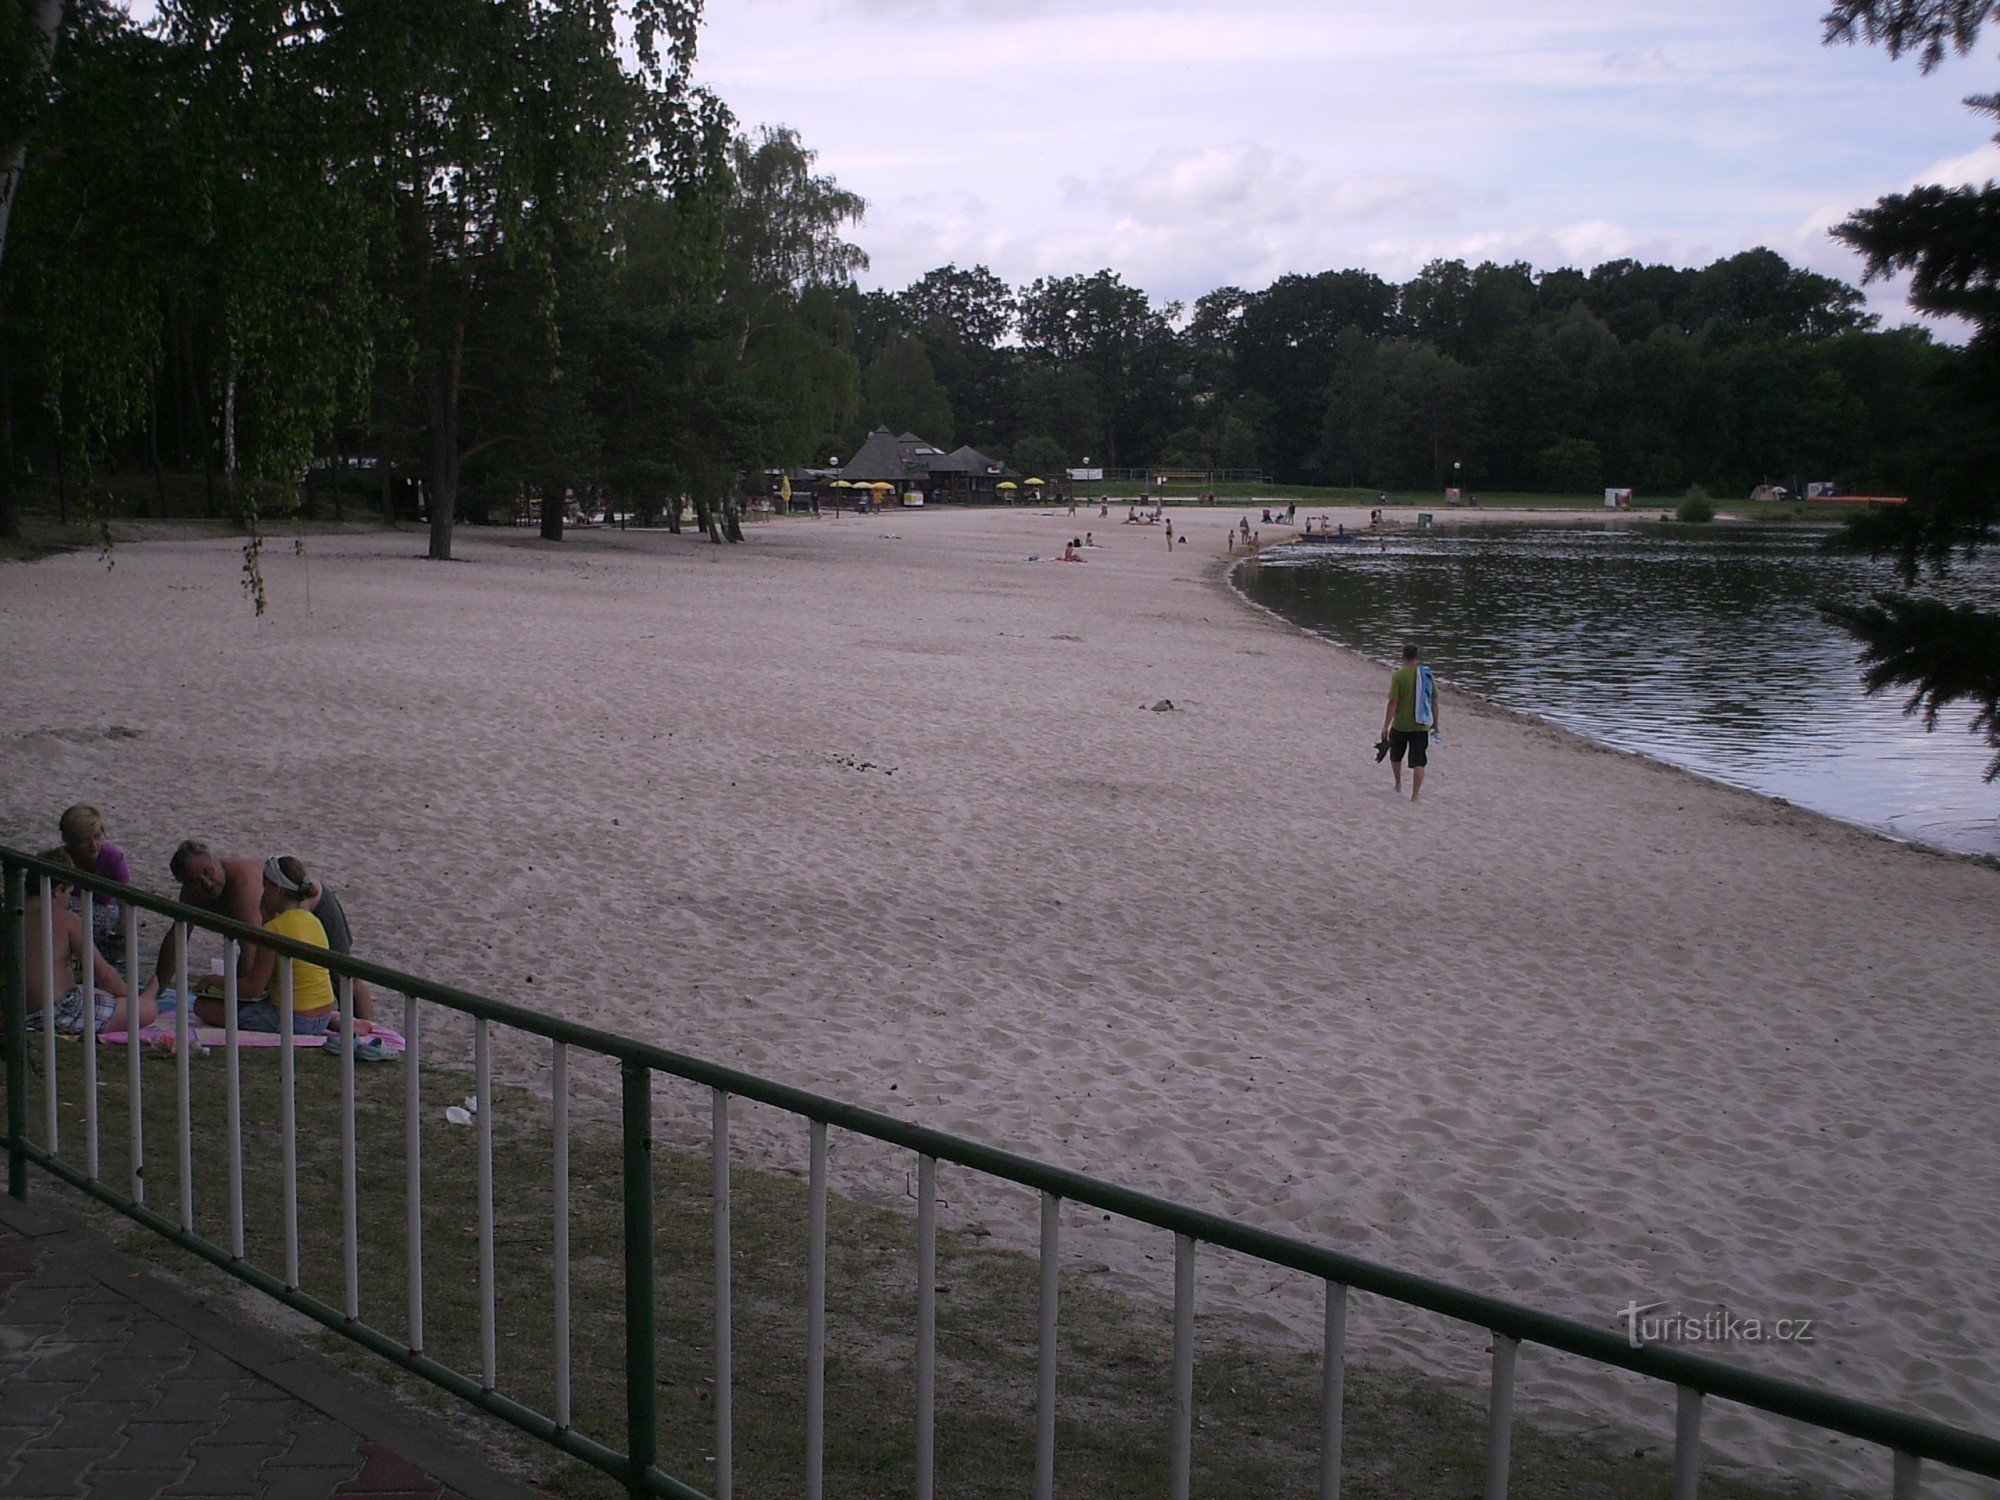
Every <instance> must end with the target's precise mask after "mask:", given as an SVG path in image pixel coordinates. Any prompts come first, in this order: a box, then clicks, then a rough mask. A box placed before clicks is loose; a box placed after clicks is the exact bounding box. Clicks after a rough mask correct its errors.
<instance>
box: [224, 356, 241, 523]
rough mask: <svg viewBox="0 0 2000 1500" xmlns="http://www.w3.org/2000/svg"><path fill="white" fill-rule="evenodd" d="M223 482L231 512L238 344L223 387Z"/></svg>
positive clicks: (231, 511)
mask: <svg viewBox="0 0 2000 1500" xmlns="http://www.w3.org/2000/svg"><path fill="white" fill-rule="evenodd" d="M222 483H223V486H224V488H226V489H227V490H228V491H229V513H230V514H231V515H232V516H235V515H236V514H238V512H237V508H236V346H235V343H234V341H232V342H231V344H230V347H229V380H228V383H227V384H226V385H224V386H223V388H222Z"/></svg>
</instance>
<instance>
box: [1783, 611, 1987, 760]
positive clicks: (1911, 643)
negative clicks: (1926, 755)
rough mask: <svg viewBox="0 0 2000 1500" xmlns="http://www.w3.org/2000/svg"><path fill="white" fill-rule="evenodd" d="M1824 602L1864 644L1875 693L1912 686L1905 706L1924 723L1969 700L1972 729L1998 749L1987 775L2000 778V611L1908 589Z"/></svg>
mask: <svg viewBox="0 0 2000 1500" xmlns="http://www.w3.org/2000/svg"><path fill="white" fill-rule="evenodd" d="M1819 607H1820V612H1821V613H1822V614H1824V615H1825V616H1826V617H1827V618H1828V619H1830V620H1832V621H1833V622H1834V623H1836V624H1838V625H1839V626H1840V627H1841V628H1842V629H1843V630H1845V631H1846V632H1847V633H1848V634H1849V635H1851V636H1853V637H1854V638H1855V639H1856V640H1857V641H1859V642H1860V643H1861V648H1862V649H1861V662H1862V667H1863V672H1862V677H1861V683H1862V686H1863V687H1864V688H1865V689H1866V690H1867V691H1868V692H1869V693H1870V694H1875V693H1882V692H1886V691H1888V690H1889V689H1890V688H1908V689H1909V690H1910V695H1909V697H1908V698H1907V699H1906V700H1905V701H1904V703H1903V712H1904V713H1906V714H1913V715H1914V714H1921V715H1922V716H1923V721H1924V728H1925V729H1926V730H1935V729H1936V728H1937V724H1938V716H1939V714H1940V712H1941V711H1942V710H1943V709H1944V708H1945V707H1946V706H1947V705H1949V704H1952V703H1958V702H1966V703H1970V704H1971V705H1972V724H1971V729H1972V731H1973V732H1974V733H1975V734H1981V733H1983V734H1984V735H1985V736H1986V742H1987V743H1988V744H1989V745H1991V746H1992V747H1993V749H1994V751H1995V752H1996V753H1995V755H1994V757H1993V760H1992V761H1991V763H1989V764H1988V765H1987V767H1986V777H1985V779H1986V780H1988V781H1994V780H2000V614H1995V613H1993V612H1992V611H1989V610H1982V609H1979V608H1977V607H1975V606H1973V605H1970V604H1946V603H1944V602H1943V601H1941V600H1937V599H1926V598H1919V597H1916V596H1913V595H1909V594H1876V595H1875V596H1874V597H1873V598H1872V599H1871V600H1870V601H1869V602H1868V603H1866V604H1843V603H1840V602H1839V601H1837V600H1822V601H1821V603H1820V606H1819Z"/></svg>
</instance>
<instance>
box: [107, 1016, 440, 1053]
mask: <svg viewBox="0 0 2000 1500" xmlns="http://www.w3.org/2000/svg"><path fill="white" fill-rule="evenodd" d="M370 1037H373V1038H374V1040H376V1041H378V1042H380V1043H381V1044H382V1046H383V1048H384V1049H385V1050H386V1051H389V1052H396V1053H400V1052H401V1051H402V1050H403V1037H402V1034H401V1033H400V1032H395V1031H391V1030H390V1029H389V1028H388V1027H386V1026H380V1025H378V1026H377V1027H376V1028H375V1029H374V1030H373V1031H372V1032H369V1033H368V1035H367V1036H360V1037H357V1038H355V1040H356V1041H363V1042H365V1041H367V1040H368V1039H369V1038H370ZM97 1040H98V1041H99V1042H101V1043H103V1044H104V1045H105V1046H107V1047H115V1046H121V1045H123V1044H124V1043H125V1042H126V1041H128V1040H129V1038H128V1037H127V1036H126V1034H125V1033H124V1032H122V1031H100V1032H98V1033H97ZM173 1040H174V1028H173V1027H172V1026H171V1025H165V1026H162V1025H159V1024H157V1023H156V1024H154V1025H152V1026H148V1027H145V1028H144V1029H142V1030H141V1031H140V1033H139V1041H140V1042H141V1044H143V1045H145V1046H151V1045H152V1044H153V1043H155V1042H168V1043H171V1042H172V1041H173ZM188 1040H189V1041H191V1042H197V1043H199V1044H200V1045H202V1046H204V1047H207V1048H209V1049H211V1050H220V1049H221V1048H223V1047H225V1046H227V1045H228V1043H229V1033H228V1032H227V1031H225V1030H224V1029H223V1028H222V1027H220V1026H190V1027H188ZM282 1040H283V1038H282V1037H280V1036H279V1035H278V1033H277V1032H275V1031H239V1032H237V1033H236V1045H237V1046H239V1047H276V1046H277V1045H278V1044H279V1043H280V1042H281V1041H282ZM339 1040H340V1033H339V1032H337V1031H336V1032H332V1033H330V1034H328V1035H326V1036H295V1037H293V1038H292V1045H293V1046H294V1047H324V1046H326V1044H327V1043H328V1042H338V1041H339Z"/></svg>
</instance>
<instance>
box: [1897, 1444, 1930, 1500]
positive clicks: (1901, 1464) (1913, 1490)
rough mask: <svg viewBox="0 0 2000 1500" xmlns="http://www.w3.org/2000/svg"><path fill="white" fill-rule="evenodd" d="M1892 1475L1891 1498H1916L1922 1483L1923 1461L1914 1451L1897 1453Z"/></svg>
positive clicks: (1903, 1499) (1898, 1499)
mask: <svg viewBox="0 0 2000 1500" xmlns="http://www.w3.org/2000/svg"><path fill="white" fill-rule="evenodd" d="M1894 1475H1895V1477H1894V1478H1893V1480H1892V1481H1891V1484H1892V1488H1891V1489H1890V1491H1889V1493H1890V1497H1891V1500H1917V1494H1918V1491H1920V1490H1921V1489H1922V1488H1923V1484H1924V1461H1923V1460H1922V1459H1921V1458H1918V1457H1917V1455H1916V1454H1914V1453H1898V1454H1897V1455H1896V1466H1895V1471H1894Z"/></svg>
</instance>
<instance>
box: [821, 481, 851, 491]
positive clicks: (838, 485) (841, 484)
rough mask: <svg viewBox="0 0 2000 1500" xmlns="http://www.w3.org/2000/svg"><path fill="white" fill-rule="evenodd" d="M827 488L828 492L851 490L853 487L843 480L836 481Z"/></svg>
mask: <svg viewBox="0 0 2000 1500" xmlns="http://www.w3.org/2000/svg"><path fill="white" fill-rule="evenodd" d="M827 488H828V489H830V490H851V489H853V488H854V486H853V485H851V484H849V483H848V482H847V481H846V480H845V479H836V480H834V482H833V483H832V484H830V485H828V486H827Z"/></svg>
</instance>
